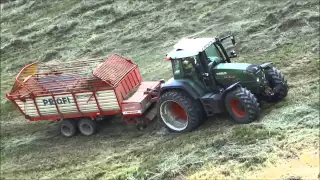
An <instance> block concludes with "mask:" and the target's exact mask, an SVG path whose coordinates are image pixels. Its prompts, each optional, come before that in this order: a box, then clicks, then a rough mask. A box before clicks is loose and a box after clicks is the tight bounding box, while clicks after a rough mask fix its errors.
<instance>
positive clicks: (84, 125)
mask: <svg viewBox="0 0 320 180" xmlns="http://www.w3.org/2000/svg"><path fill="white" fill-rule="evenodd" d="M78 128H79V131H80V132H81V134H83V135H85V136H91V135H92V134H94V133H95V132H96V131H97V122H96V121H95V120H91V119H89V118H84V119H81V120H80V121H79V123H78Z"/></svg>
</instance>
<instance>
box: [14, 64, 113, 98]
mask: <svg viewBox="0 0 320 180" xmlns="http://www.w3.org/2000/svg"><path fill="white" fill-rule="evenodd" d="M102 62H103V59H86V60H85V59H83V60H77V61H69V62H53V63H52V62H51V64H50V63H47V64H41V63H38V62H36V63H32V64H30V65H27V66H25V67H24V68H23V69H22V70H21V71H20V72H19V74H18V75H17V77H16V81H15V83H14V85H13V88H12V90H11V91H10V93H9V94H8V95H9V96H10V97H11V98H16V97H28V95H30V94H33V95H35V96H39V95H50V94H61V93H70V92H77V91H85V90H96V89H98V88H101V87H110V86H109V85H108V84H106V83H105V82H103V81H101V79H98V78H97V77H95V76H93V74H92V70H93V69H94V68H95V67H96V66H98V65H99V64H101V63H102Z"/></svg>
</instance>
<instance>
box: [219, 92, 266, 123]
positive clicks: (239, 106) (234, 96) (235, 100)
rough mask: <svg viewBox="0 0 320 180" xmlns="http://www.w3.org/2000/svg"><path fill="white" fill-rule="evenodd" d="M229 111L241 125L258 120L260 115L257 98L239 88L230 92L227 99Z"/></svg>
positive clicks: (226, 103)
mask: <svg viewBox="0 0 320 180" xmlns="http://www.w3.org/2000/svg"><path fill="white" fill-rule="evenodd" d="M225 105H226V108H227V111H228V112H229V114H230V115H231V116H232V118H233V120H234V121H235V122H236V123H239V124H247V123H250V122H252V121H254V120H256V119H257V118H258V116H259V113H260V108H259V103H258V100H257V98H256V97H255V96H254V95H253V94H252V93H251V92H250V91H249V90H247V89H246V88H240V87H239V88H237V89H235V90H233V91H230V92H228V94H227V95H226V97H225Z"/></svg>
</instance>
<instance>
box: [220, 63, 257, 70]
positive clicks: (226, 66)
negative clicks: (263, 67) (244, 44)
mask: <svg viewBox="0 0 320 180" xmlns="http://www.w3.org/2000/svg"><path fill="white" fill-rule="evenodd" d="M250 65H251V64H248V63H220V64H218V65H216V66H215V68H214V69H221V70H242V71H245V70H246V69H247V68H248V67H249V66H250Z"/></svg>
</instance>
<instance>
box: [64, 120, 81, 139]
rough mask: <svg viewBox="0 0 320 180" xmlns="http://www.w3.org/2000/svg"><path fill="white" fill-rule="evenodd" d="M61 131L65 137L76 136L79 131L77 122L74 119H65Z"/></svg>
mask: <svg viewBox="0 0 320 180" xmlns="http://www.w3.org/2000/svg"><path fill="white" fill-rule="evenodd" d="M60 132H61V134H62V135H63V136H65V137H71V136H74V135H75V134H76V133H77V123H76V121H75V120H72V119H63V120H62V122H61V124H60Z"/></svg>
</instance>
